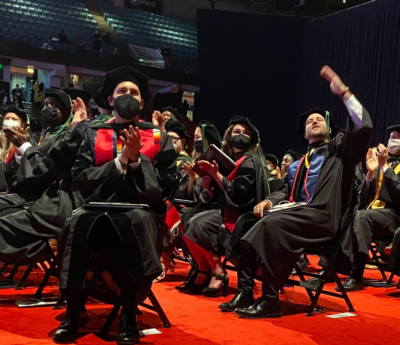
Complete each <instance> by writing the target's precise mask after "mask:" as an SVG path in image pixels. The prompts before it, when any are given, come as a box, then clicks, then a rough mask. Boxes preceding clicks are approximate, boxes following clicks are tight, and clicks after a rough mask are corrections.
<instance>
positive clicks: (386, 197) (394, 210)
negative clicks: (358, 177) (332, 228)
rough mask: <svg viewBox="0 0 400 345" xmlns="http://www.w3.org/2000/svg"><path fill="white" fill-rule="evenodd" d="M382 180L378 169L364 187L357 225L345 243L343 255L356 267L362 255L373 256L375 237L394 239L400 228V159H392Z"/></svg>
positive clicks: (360, 199)
mask: <svg viewBox="0 0 400 345" xmlns="http://www.w3.org/2000/svg"><path fill="white" fill-rule="evenodd" d="M388 163H389V164H390V165H392V163H394V165H393V166H391V167H389V168H387V170H386V171H385V173H384V174H383V175H382V176H381V170H380V168H378V169H377V171H376V173H375V177H374V179H373V180H372V181H371V182H370V183H369V184H367V182H366V180H365V179H364V181H363V182H362V184H361V187H360V193H359V204H358V207H357V211H356V214H355V218H354V222H353V224H352V226H351V227H350V231H349V232H348V234H347V236H346V238H345V239H344V241H343V243H342V248H343V252H344V253H345V254H346V255H347V257H348V258H349V259H350V261H351V262H352V263H354V258H355V255H357V253H358V252H361V253H364V254H365V255H368V254H369V249H370V246H371V242H372V239H373V238H374V237H375V236H386V235H387V236H390V235H392V234H394V233H395V231H396V230H397V228H398V227H400V165H399V164H400V156H390V157H389V159H388Z"/></svg>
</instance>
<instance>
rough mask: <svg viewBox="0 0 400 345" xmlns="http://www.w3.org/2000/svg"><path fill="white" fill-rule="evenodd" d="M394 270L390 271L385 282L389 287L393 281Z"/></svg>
mask: <svg viewBox="0 0 400 345" xmlns="http://www.w3.org/2000/svg"><path fill="white" fill-rule="evenodd" d="M393 278H394V272H392V273H390V277H389V280H388V281H387V282H386V287H390V286H391V285H392V283H393Z"/></svg>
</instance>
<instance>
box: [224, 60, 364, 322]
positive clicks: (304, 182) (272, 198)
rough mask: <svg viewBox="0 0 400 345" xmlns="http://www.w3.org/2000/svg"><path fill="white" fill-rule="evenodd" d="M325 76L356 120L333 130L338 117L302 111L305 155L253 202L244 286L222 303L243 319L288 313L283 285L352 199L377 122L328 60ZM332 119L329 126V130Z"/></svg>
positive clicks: (331, 233)
mask: <svg viewBox="0 0 400 345" xmlns="http://www.w3.org/2000/svg"><path fill="white" fill-rule="evenodd" d="M321 76H322V77H323V78H325V79H326V80H327V81H328V82H329V83H330V87H331V90H332V93H333V94H335V95H337V96H339V97H340V98H342V100H343V102H344V104H345V106H346V107H347V109H348V111H349V114H350V120H349V125H348V129H347V131H346V132H345V133H344V132H341V133H339V134H338V135H337V136H336V137H333V138H331V140H329V137H330V135H332V136H334V134H335V133H334V132H335V127H334V125H333V119H332V116H329V122H328V123H327V119H326V115H327V112H326V111H322V110H321V109H320V108H314V109H311V110H309V111H307V112H305V113H303V114H302V115H301V116H300V119H299V122H298V126H297V134H298V135H299V137H300V139H301V141H302V143H303V144H304V145H305V146H308V148H307V154H306V155H305V156H304V157H303V158H302V159H301V161H300V162H298V163H297V164H296V163H295V164H292V165H291V166H290V167H289V171H288V176H287V181H288V184H287V186H286V188H285V189H283V190H280V191H277V192H275V193H272V194H271V195H269V196H268V197H267V199H266V200H264V201H263V202H261V203H259V204H258V205H257V206H256V207H254V214H255V215H256V216H257V217H259V218H260V219H261V220H260V221H258V222H257V223H256V225H254V226H253V227H252V228H251V229H250V230H249V231H248V232H247V234H246V235H245V236H243V238H242V240H241V255H240V258H239V268H238V288H239V289H238V292H237V293H236V295H235V296H234V298H233V299H232V300H231V301H230V302H227V303H223V304H221V305H220V306H219V308H220V309H222V310H225V311H234V312H235V313H236V314H238V315H239V316H241V317H244V318H279V317H281V316H282V312H281V305H280V303H279V290H280V289H281V288H282V287H283V286H284V285H285V283H286V281H287V279H288V277H289V275H290V273H291V272H292V269H293V267H294V266H295V264H296V262H297V261H298V260H299V258H300V255H301V254H302V252H303V251H304V248H305V247H307V246H310V245H320V244H323V243H326V242H328V241H331V240H332V239H334V238H335V236H336V233H337V231H338V227H339V224H344V223H345V220H342V221H341V218H342V217H343V216H344V215H346V213H347V210H348V208H349V205H350V199H351V194H352V185H353V181H354V169H355V166H356V164H358V162H360V160H361V157H363V156H364V155H365V153H366V151H367V149H368V145H369V142H370V140H371V137H372V121H371V118H370V116H369V114H368V112H367V111H366V110H365V109H364V108H363V106H362V105H361V104H360V103H359V102H358V100H357V99H356V98H355V96H354V95H353V94H352V93H351V92H350V89H349V88H348V87H346V86H345V85H344V83H343V82H342V81H341V79H340V78H339V76H338V75H337V74H336V73H335V72H334V71H332V69H331V68H330V67H328V66H324V67H323V68H322V70H321ZM328 125H329V127H330V129H331V130H328ZM284 200H286V201H290V202H304V203H306V205H303V206H298V207H294V208H292V209H287V210H285V211H282V212H276V213H270V214H265V213H264V211H267V210H270V209H271V208H272V207H273V206H275V205H277V204H279V203H280V202H281V201H284ZM261 262H262V295H261V297H260V298H259V299H258V300H257V301H256V302H254V297H253V288H254V276H255V275H256V272H257V270H258V268H259V267H260V265H261Z"/></svg>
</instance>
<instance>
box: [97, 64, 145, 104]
mask: <svg viewBox="0 0 400 345" xmlns="http://www.w3.org/2000/svg"><path fill="white" fill-rule="evenodd" d="M125 81H130V82H132V83H134V84H136V85H137V87H138V88H139V91H140V95H141V97H142V99H143V100H144V101H145V102H148V101H149V100H150V98H151V92H150V90H149V78H148V77H147V75H144V74H143V73H141V72H139V71H137V70H135V69H134V68H132V67H130V66H124V67H120V68H117V69H114V70H112V71H110V72H107V73H106V77H105V79H104V81H103V85H102V87H101V89H100V92H101V94H102V96H103V98H104V100H105V101H106V102H107V103H108V97H109V96H112V95H113V94H114V90H115V88H116V87H117V86H118V85H119V84H120V83H123V82H125Z"/></svg>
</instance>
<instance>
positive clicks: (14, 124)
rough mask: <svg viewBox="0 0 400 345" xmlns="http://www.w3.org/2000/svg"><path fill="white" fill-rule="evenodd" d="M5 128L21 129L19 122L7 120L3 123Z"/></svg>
mask: <svg viewBox="0 0 400 345" xmlns="http://www.w3.org/2000/svg"><path fill="white" fill-rule="evenodd" d="M3 127H4V128H16V127H20V126H19V122H18V121H15V120H5V121H4V122H3Z"/></svg>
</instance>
